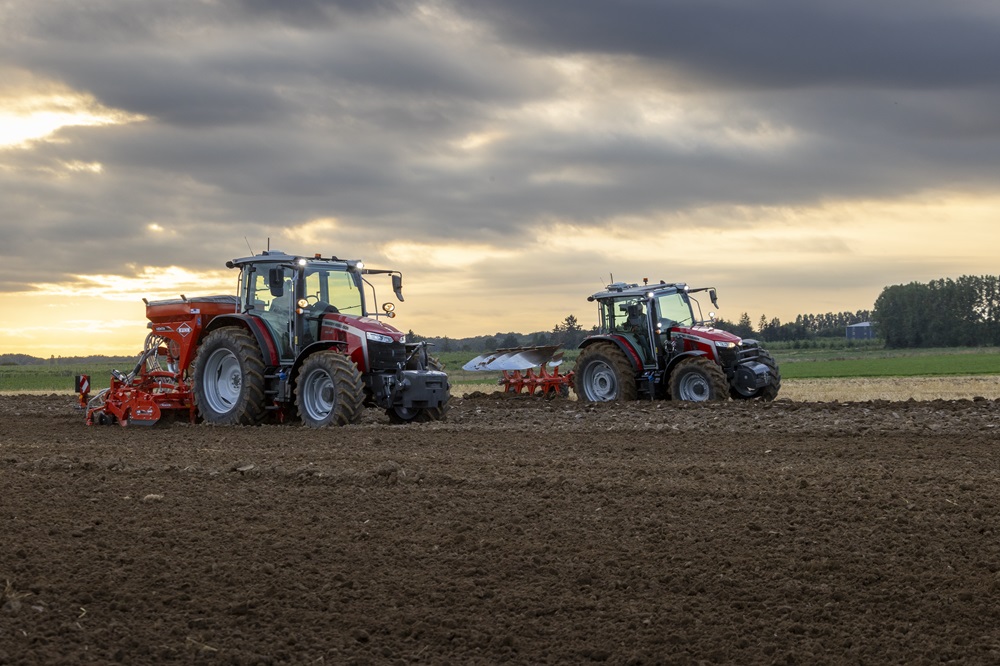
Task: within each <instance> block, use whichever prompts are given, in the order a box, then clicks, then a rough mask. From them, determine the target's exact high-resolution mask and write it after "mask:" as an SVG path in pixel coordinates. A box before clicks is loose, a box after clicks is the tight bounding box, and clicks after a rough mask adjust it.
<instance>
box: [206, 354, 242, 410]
mask: <svg viewBox="0 0 1000 666" xmlns="http://www.w3.org/2000/svg"><path fill="white" fill-rule="evenodd" d="M203 376H204V378H205V399H206V400H207V401H208V406H209V407H210V408H211V409H212V411H214V412H216V413H218V414H225V413H226V412H229V411H230V410H232V409H233V408H234V407H235V406H236V403H237V401H238V400H239V399H240V391H241V390H242V389H243V371H242V370H241V369H240V361H239V359H238V358H236V355H235V354H233V353H232V352H231V351H229V350H228V349H217V350H216V351H214V352H213V353H212V354H211V355H210V356H209V357H208V359H207V360H206V361H205V373H204V375H203Z"/></svg>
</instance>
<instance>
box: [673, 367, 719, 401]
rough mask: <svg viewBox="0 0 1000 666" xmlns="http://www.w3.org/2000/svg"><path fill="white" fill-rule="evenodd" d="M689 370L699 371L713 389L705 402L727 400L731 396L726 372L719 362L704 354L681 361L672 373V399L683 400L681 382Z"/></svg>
mask: <svg viewBox="0 0 1000 666" xmlns="http://www.w3.org/2000/svg"><path fill="white" fill-rule="evenodd" d="M689 372H699V373H701V374H702V376H704V377H705V379H707V380H708V384H709V387H710V390H711V394H710V396H709V398H708V399H707V400H705V401H704V402H712V401H720V400H725V399H726V398H728V397H729V382H728V381H726V373H725V372H723V370H722V368H721V367H720V366H719V364H718V363H716V362H715V361H713V360H712V359H710V358H706V357H704V356H692V357H690V358H686V359H684V360H683V361H681V362H679V363H678V364H677V366H676V367H675V368H674V369H673V371H672V372H671V373H670V399H671V400H678V401H681V400H682V398H680V397H679V396H680V383H681V379H682V378H683V376H684V375H685V374H687V373H689Z"/></svg>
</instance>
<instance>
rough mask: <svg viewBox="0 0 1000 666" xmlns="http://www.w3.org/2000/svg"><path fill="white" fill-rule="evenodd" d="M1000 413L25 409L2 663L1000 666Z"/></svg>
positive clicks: (510, 405) (11, 472)
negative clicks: (142, 418)
mask: <svg viewBox="0 0 1000 666" xmlns="http://www.w3.org/2000/svg"><path fill="white" fill-rule="evenodd" d="M998 430H1000V402H998V401H995V400H989V399H977V400H957V401H941V400H938V401H924V402H915V401H908V402H887V401H872V402H856V403H843V402H795V401H788V400H781V401H778V402H776V403H773V404H736V403H725V404H717V405H707V406H705V405H685V404H675V403H635V404H624V405H622V404H616V405H597V406H588V405H583V404H580V403H577V402H572V401H563V400H553V401H544V400H531V399H516V398H511V399H504V398H503V397H502V396H481V397H467V398H465V399H461V400H456V401H455V402H454V407H453V409H452V412H451V414H450V417H449V420H448V421H446V422H442V423H434V424H424V425H413V426H390V425H389V424H388V419H386V418H385V417H383V416H382V415H381V414H378V413H376V412H372V413H370V414H368V415H366V419H365V421H364V423H362V424H360V425H357V426H350V427H347V428H341V429H334V430H324V431H315V430H308V429H305V428H302V427H297V426H264V427H259V428H218V427H211V426H205V425H187V424H174V425H171V426H168V427H156V428H139V427H133V428H121V427H118V426H113V427H105V428H101V427H96V426H95V427H87V426H85V425H83V423H82V414H81V413H80V412H79V411H76V410H74V409H73V398H72V397H71V396H56V395H52V396H27V395H25V396H4V397H0V663H3V664H7V663H10V664H51V663H68V662H74V663H76V662H83V663H108V662H122V663H129V664H143V663H161V662H171V661H174V662H184V663H220V664H285V663H288V664H301V663H355V664H409V663H428V664H442V663H453V664H493V663H501V662H510V663H530V664H546V663H549V664H552V663H572V664H578V663H587V662H606V663H611V664H696V663H734V664H735V663H739V664H772V663H781V664H792V663H800V664H824V663H829V664H843V663H858V664H888V663H892V664H932V663H935V664H936V663H942V662H955V663H963V664H995V663H1000V607H998V605H997V604H996V601H995V600H996V595H997V593H998V592H1000V519H998V515H997V514H998V511H997V510H998V505H1000V477H998V474H997V472H998V463H997V460H998V455H997V454H998V445H1000V435H998Z"/></svg>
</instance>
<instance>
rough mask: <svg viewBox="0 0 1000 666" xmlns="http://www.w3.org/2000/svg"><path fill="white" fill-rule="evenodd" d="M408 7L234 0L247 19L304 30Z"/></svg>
mask: <svg viewBox="0 0 1000 666" xmlns="http://www.w3.org/2000/svg"><path fill="white" fill-rule="evenodd" d="M408 4H410V3H409V2H405V0H399V1H396V0H234V1H233V2H232V3H231V5H232V6H234V7H236V8H238V9H239V10H240V12H241V13H245V15H247V16H257V17H261V18H266V19H273V20H276V21H279V22H282V23H287V24H288V25H294V26H297V27H303V28H308V27H315V26H317V25H328V24H331V23H333V22H335V21H336V20H337V17H338V16H340V15H352V14H353V15H362V16H373V15H374V16H380V15H387V14H391V13H393V12H396V11H399V10H400V8H401V7H405V6H406V5H408Z"/></svg>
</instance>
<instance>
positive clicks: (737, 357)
mask: <svg viewBox="0 0 1000 666" xmlns="http://www.w3.org/2000/svg"><path fill="white" fill-rule="evenodd" d="M758 356H760V345H759V344H757V343H756V342H750V343H747V342H744V343H743V344H741V345H740V346H739V347H736V348H734V349H719V359H720V360H721V361H722V365H723V367H726V368H735V367H736V366H738V365H742V364H743V363H746V362H748V361H755V360H757V357H758Z"/></svg>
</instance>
